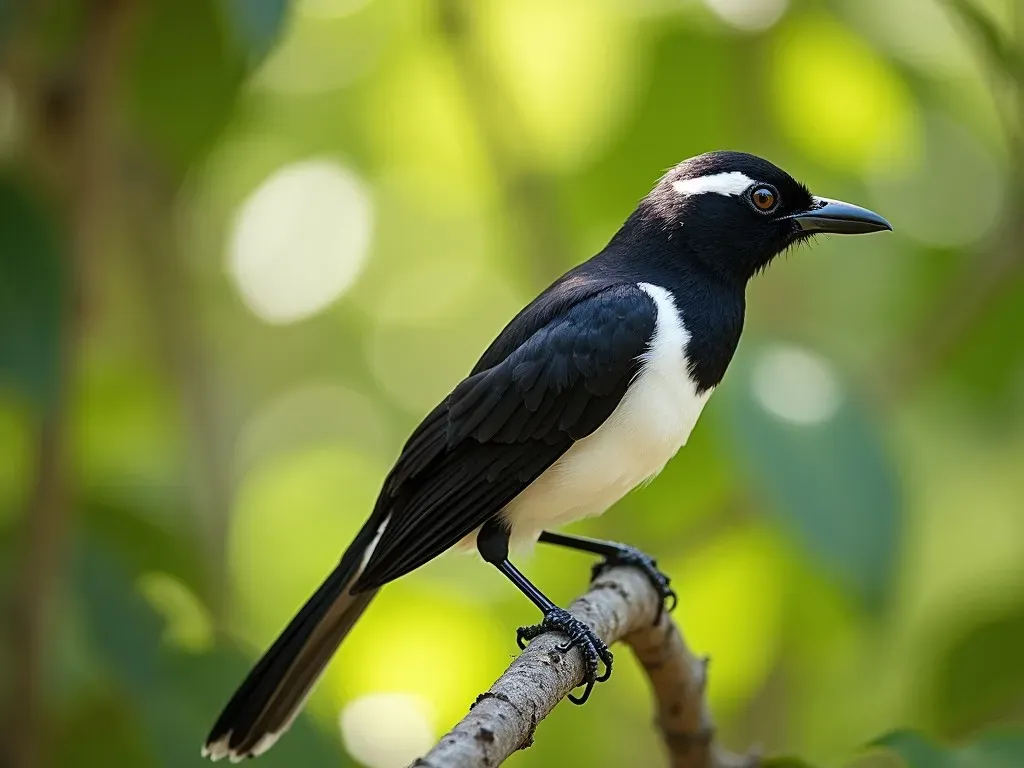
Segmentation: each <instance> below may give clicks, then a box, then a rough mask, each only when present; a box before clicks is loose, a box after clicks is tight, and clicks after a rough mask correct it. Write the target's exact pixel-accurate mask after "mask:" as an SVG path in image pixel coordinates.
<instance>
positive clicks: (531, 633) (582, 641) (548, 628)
mask: <svg viewBox="0 0 1024 768" xmlns="http://www.w3.org/2000/svg"><path fill="white" fill-rule="evenodd" d="M545 632H563V633H565V634H566V635H567V636H568V639H567V640H566V641H565V642H562V643H559V644H558V645H557V646H555V648H556V650H557V651H558V652H559V653H568V652H569V651H571V650H572V649H573V648H579V649H580V653H581V654H582V655H583V663H584V672H583V680H581V681H580V684H581V685H585V686H586V687H585V688H584V690H583V694H582V695H581V696H573V695H572V694H571V693H570V694H569V700H570V701H571V702H572V703H574V704H583V703H584V702H586V701H587V699H589V698H590V693H591V691H593V689H594V685H595V684H596V683H603V682H604V681H605V680H607V679H608V678H610V677H611V675H612V662H613V660H614V656H613V655H612V652H611V651H610V650H609V649H608V646H607V645H605V644H604V642H603V641H602V640H601V638H599V637H598V636H597V635H596V634H595V633H594V630H592V629H591V628H590V627H588V626H587V625H586V624H584V623H583V622H582V621H580V620H579V619H577V618H576V617H575V616H573V615H572V614H570V613H568V612H567V611H564V610H562V609H561V608H554V609H552V610H550V611H548V612H547V613H546V614H544V620H543V621H542V622H541V623H540V624H534V625H533V626H529V627H520V628H519V630H518V632H517V633H516V642H517V643H519V647H520V648H523V647H524V644H523V641H524V640H532V639H533V638H535V637H537V636H538V635H541V634H543V633H545ZM599 662H603V663H604V666H605V669H604V672H603V673H602V674H600V675H599V674H598V673H597V669H598V666H599Z"/></svg>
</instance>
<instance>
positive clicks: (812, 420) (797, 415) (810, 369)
mask: <svg viewBox="0 0 1024 768" xmlns="http://www.w3.org/2000/svg"><path fill="white" fill-rule="evenodd" d="M750 384H751V387H752V389H753V393H754V399H755V400H756V401H757V402H758V403H759V404H760V405H761V407H762V408H764V409H765V410H766V411H767V412H768V413H770V414H772V415H773V416H775V417H776V418H778V419H781V420H782V421H788V422H791V423H793V424H801V425H811V424H820V423H821V422H824V421H828V420H829V419H831V418H832V417H833V416H835V413H836V411H837V410H838V409H839V405H840V403H841V402H842V389H841V386H840V384H839V378H838V377H837V376H836V374H835V373H834V371H833V370H832V367H831V366H830V365H829V363H828V362H827V361H826V360H825V359H824V358H821V357H819V356H818V355H815V354H813V353H812V352H809V351H807V350H805V349H801V348H800V347H794V346H776V347H772V348H769V349H766V350H764V351H763V352H761V354H760V355H759V356H758V358H757V359H756V360H755V361H754V367H753V372H752V373H751V380H750Z"/></svg>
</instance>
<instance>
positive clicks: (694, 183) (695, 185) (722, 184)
mask: <svg viewBox="0 0 1024 768" xmlns="http://www.w3.org/2000/svg"><path fill="white" fill-rule="evenodd" d="M753 183H754V180H753V179H752V178H750V177H749V176H747V175H746V174H743V173H740V172H739V171H729V172H727V173H713V174H711V175H710V176H698V177H696V178H694V179H680V180H679V181H673V182H672V189H674V190H675V191H676V192H678V193H679V194H680V195H682V196H683V197H688V196H690V195H703V194H705V193H707V192H714V193H715V194H716V195H728V196H730V197H735V196H736V195H738V194H740V193H741V192H743V190H745V189H747V188H748V187H749V186H750V185H751V184H753Z"/></svg>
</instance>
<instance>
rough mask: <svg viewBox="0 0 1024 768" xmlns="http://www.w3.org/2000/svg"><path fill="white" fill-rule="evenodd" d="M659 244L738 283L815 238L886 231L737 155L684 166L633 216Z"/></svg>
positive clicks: (875, 218) (870, 218) (869, 215)
mask: <svg viewBox="0 0 1024 768" xmlns="http://www.w3.org/2000/svg"><path fill="white" fill-rule="evenodd" d="M635 215H636V216H638V217H639V218H640V219H641V220H642V221H643V222H644V223H645V224H646V225H647V226H650V225H651V224H653V225H655V227H656V228H657V231H658V232H659V233H661V234H662V235H664V236H665V237H667V239H668V242H669V244H670V247H669V251H670V252H675V253H676V254H677V256H678V257H682V258H693V259H697V260H699V261H700V262H702V263H703V264H704V265H705V266H707V267H709V268H711V269H712V270H713V271H715V272H717V273H719V274H721V275H723V276H725V277H728V278H730V279H736V280H741V281H743V282H746V281H747V280H749V279H750V278H751V277H752V276H753V275H754V274H756V273H757V272H758V271H759V270H761V269H764V268H765V267H766V266H768V264H769V263H770V262H771V260H772V259H774V258H775V256H777V255H778V254H779V253H781V252H782V251H784V250H785V249H786V248H788V247H789V246H791V245H793V244H794V243H796V242H798V241H799V240H801V239H803V238H807V237H810V236H812V235H814V234H819V233H838V234H856V233H863V232H876V231H878V230H883V229H892V227H890V226H889V223H888V222H887V221H886V220H885V219H883V218H882V217H881V216H879V215H878V214H876V213H873V212H871V211H868V210H866V209H864V208H860V207H858V206H855V205H850V204H849V203H843V202H840V201H837V200H830V199H828V198H822V197H815V196H814V195H812V194H811V193H810V191H809V190H808V189H807V187H805V186H804V185H803V184H800V183H799V182H798V181H796V180H795V179H794V178H793V177H792V176H790V175H789V174H788V173H786V172H785V171H783V170H782V169H780V168H777V167H776V166H774V165H772V164H771V163H769V162H768V161H767V160H763V159H761V158H760V157H756V156H754V155H748V154H745V153H743V152H709V153H707V154H704V155H699V156H698V157H693V158H690V159H689V160H684V161H683V162H681V163H680V164H679V165H677V166H676V167H675V168H673V169H672V170H671V171H669V172H668V173H667V174H665V176H664V177H663V178H662V179H661V181H659V182H658V185H657V186H656V187H655V188H654V190H653V191H652V192H651V193H650V194H649V195H648V196H647V197H646V198H645V199H644V201H643V202H642V203H641V204H640V207H639V208H638V209H637V212H636V214H635Z"/></svg>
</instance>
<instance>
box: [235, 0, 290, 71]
mask: <svg viewBox="0 0 1024 768" xmlns="http://www.w3.org/2000/svg"><path fill="white" fill-rule="evenodd" d="M288 5H289V3H288V0H227V8H228V14H229V16H230V18H231V22H232V26H233V27H234V28H235V33H236V35H237V37H238V38H239V39H240V40H241V41H242V42H243V43H244V45H245V47H246V49H247V50H248V52H249V56H250V58H251V60H252V61H253V62H257V61H259V60H260V59H262V58H263V57H265V56H266V55H267V54H268V53H270V50H271V48H273V47H274V43H275V42H277V38H278V37H279V36H280V34H281V29H282V28H283V27H284V23H285V20H286V19H287V18H288Z"/></svg>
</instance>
